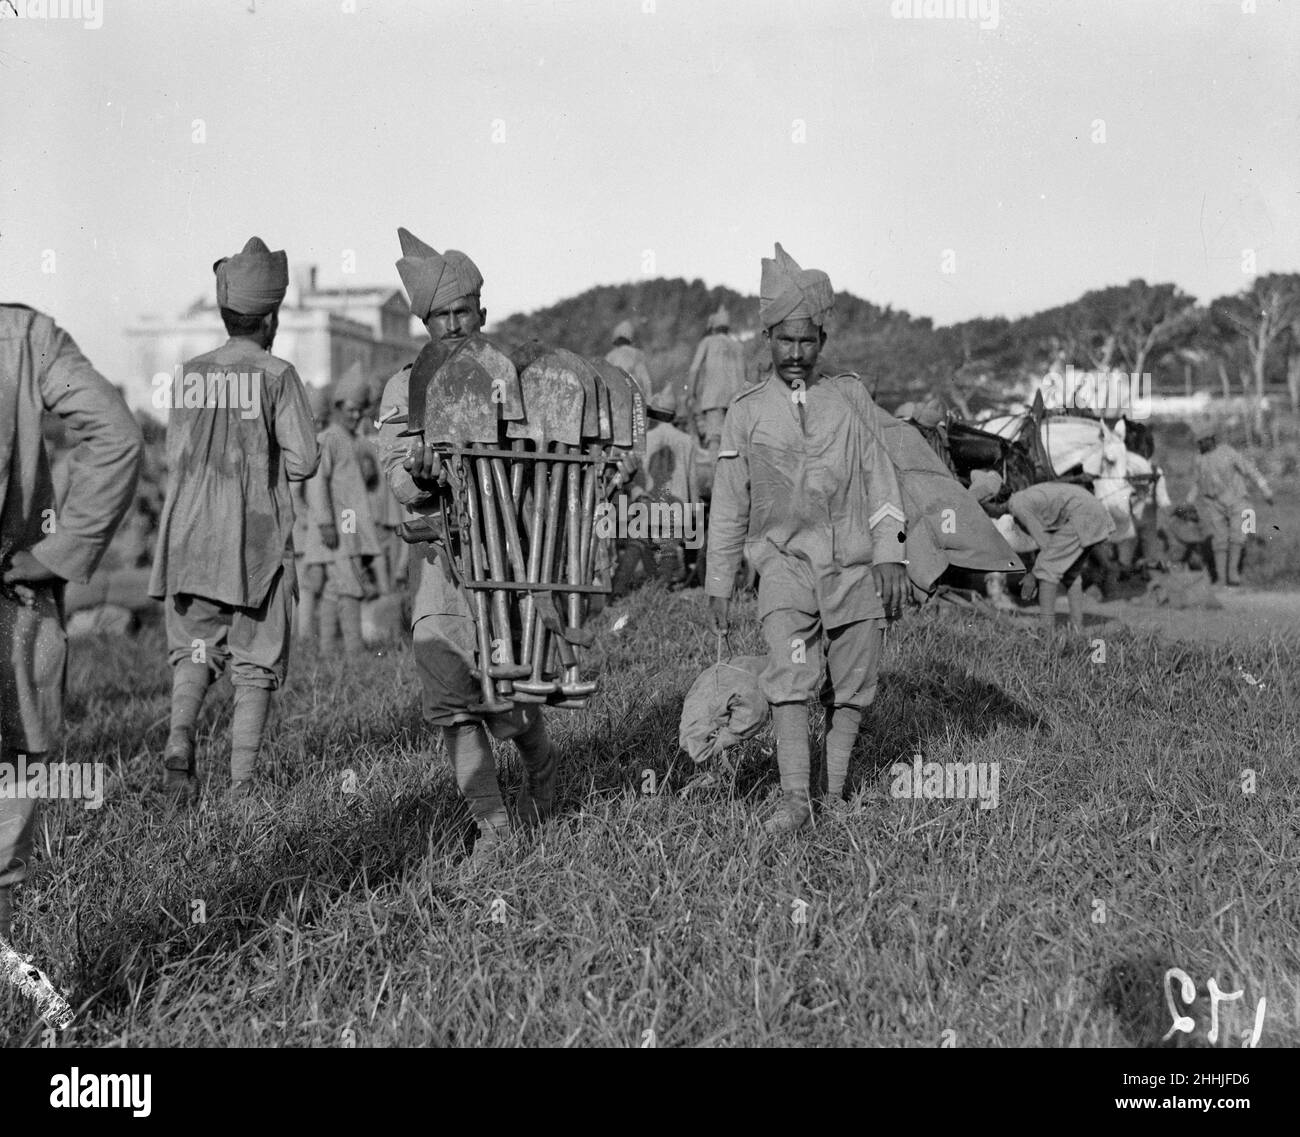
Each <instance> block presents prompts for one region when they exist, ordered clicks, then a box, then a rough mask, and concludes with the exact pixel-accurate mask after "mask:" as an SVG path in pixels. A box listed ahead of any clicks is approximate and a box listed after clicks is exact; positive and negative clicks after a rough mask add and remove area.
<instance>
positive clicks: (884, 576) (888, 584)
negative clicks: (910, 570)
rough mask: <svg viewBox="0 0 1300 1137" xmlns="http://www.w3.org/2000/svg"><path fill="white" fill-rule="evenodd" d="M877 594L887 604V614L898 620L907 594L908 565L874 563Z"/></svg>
mask: <svg viewBox="0 0 1300 1137" xmlns="http://www.w3.org/2000/svg"><path fill="white" fill-rule="evenodd" d="M871 573H872V575H873V576H874V577H875V578H876V595H877V596H879V597H880V602H881V603H882V604H883V605H884V606H885V616H886V617H887V618H888V619H890V620H896V619H898V617H899V616H901V615H902V614H903V597H904V596H906V595H907V567H906V566H905V565H901V564H897V563H893V562H890V563H886V564H881V565H873V566H872V568H871Z"/></svg>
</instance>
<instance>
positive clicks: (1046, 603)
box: [1038, 580, 1058, 640]
mask: <svg viewBox="0 0 1300 1137" xmlns="http://www.w3.org/2000/svg"><path fill="white" fill-rule="evenodd" d="M1057 591H1058V586H1057V583H1056V581H1054V580H1040V581H1039V582H1038V626H1039V628H1040V629H1041V630H1042V633H1043V636H1044V638H1045V639H1048V640H1051V639H1052V637H1053V636H1055V635H1056V593H1057Z"/></svg>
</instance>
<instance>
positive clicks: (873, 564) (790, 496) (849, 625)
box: [705, 245, 907, 833]
mask: <svg viewBox="0 0 1300 1137" xmlns="http://www.w3.org/2000/svg"><path fill="white" fill-rule="evenodd" d="M760 293H761V302H760V309H759V318H760V320H761V322H762V325H763V328H764V333H763V334H764V336H765V337H766V339H767V341H768V344H769V347H770V351H771V356H772V363H773V371H772V374H771V375H770V376H769V378H767V379H766V380H765V381H764V382H762V383H760V384H759V385H758V386H755V387H752V388H750V389H749V390H746V391H744V392H742V393H741V394H740V396H739V397H737V398H736V399H735V401H734V402H732V404H731V406H730V408H729V409H728V411H727V417H726V422H725V424H724V426H723V431H722V444H721V449H720V450H719V452H718V461H717V469H716V472H715V475H714V485H713V501H712V508H711V517H710V522H709V546H708V571H707V574H706V584H705V589H706V591H707V593H708V595H709V605H710V609H711V611H712V614H713V619H714V623H715V626H716V627H717V628H718V629H719V630H720V631H725V629H726V628H727V625H728V620H729V601H730V597H731V594H732V588H733V582H734V580H735V575H736V570H737V568H738V567H739V563H740V557H741V554H742V551H743V553H744V555H745V556H746V557H747V558H748V559H749V561H750V563H751V564H752V565H753V566H754V568H755V569H756V570H757V572H758V574H759V589H758V615H759V618H760V619H761V620H762V622H763V636H764V638H765V639H766V640H767V645H768V665H767V668H766V670H765V671H764V672H763V675H762V685H763V692H764V694H765V695H766V697H767V700H768V702H769V703H771V704H772V716H773V725H774V727H775V731H776V746H777V763H778V765H779V766H780V770H781V788H782V790H783V794H784V800H783V803H782V807H781V809H780V810H779V811H778V813H777V815H776V816H775V817H773V818H772V819H771V820H770V821H768V822H767V824H766V826H765V830H766V831H767V832H768V833H782V832H788V831H790V830H794V829H798V828H801V827H802V826H804V825H805V824H807V822H808V820H809V817H810V815H811V803H810V794H809V765H810V762H809V746H808V706H807V700H808V697H809V696H810V695H813V694H816V693H817V692H818V691H819V689H820V690H821V693H822V699H823V702H824V703H826V704H827V723H828V730H827V736H826V780H827V803H828V805H830V806H832V808H838V807H840V806H842V803H843V799H842V793H843V788H844V780H845V775H846V774H847V772H848V766H849V757H850V755H851V752H852V749H853V743H854V740H855V739H856V738H857V734H858V729H859V726H860V725H861V722H862V713H863V711H864V709H865V708H866V707H868V706H870V705H871V703H872V701H873V700H874V699H875V695H876V678H877V672H878V668H879V663H880V652H881V647H882V644H883V639H884V630H885V621H886V618H887V617H891V616H894V615H896V614H898V612H899V611H900V609H901V605H902V601H903V597H904V592H905V589H906V584H907V578H906V572H905V570H904V567H903V565H904V552H903V548H904V540H905V532H904V524H905V517H904V514H903V510H902V504H901V502H902V495H901V493H900V490H899V485H898V480H897V476H896V474H895V470H894V466H893V463H892V462H891V461H890V459H889V457H888V454H887V453H886V451H885V446H884V443H883V441H881V438H880V426H879V421H878V418H877V411H876V407H875V404H874V403H873V402H872V401H871V397H870V396H869V395H868V394H867V393H866V390H865V388H864V387H863V385H862V383H861V381H860V380H859V379H858V377H857V376H856V375H854V374H852V373H847V374H832V373H829V372H826V371H823V370H821V369H820V368H819V367H818V357H819V355H820V354H821V350H822V347H823V345H824V344H825V342H826V331H825V327H824V325H825V323H826V321H827V318H828V317H829V315H830V312H831V309H832V307H833V305H834V300H835V294H834V292H833V291H832V289H831V283H830V279H829V278H828V277H827V275H826V274H825V273H824V272H821V271H819V270H816V269H807V270H805V269H801V268H800V267H799V265H798V264H797V263H796V262H795V260H794V259H793V258H792V257H790V256H789V255H788V254H787V253H786V252H785V250H784V249H782V248H781V246H780V245H777V246H776V257H775V259H767V258H765V259H764V260H763V272H762V282H761V285H760ZM823 640H824V641H825V646H824V648H823ZM823 654H824V655H825V661H826V671H827V674H828V682H827V683H826V685H825V686H823V684H822V670H823V668H822V660H823Z"/></svg>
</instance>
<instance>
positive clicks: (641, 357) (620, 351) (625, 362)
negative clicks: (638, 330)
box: [605, 343, 651, 398]
mask: <svg viewBox="0 0 1300 1137" xmlns="http://www.w3.org/2000/svg"><path fill="white" fill-rule="evenodd" d="M605 362H606V363H612V364H613V365H614V366H615V367H621V368H622V369H623V370H624V371H626V372H627V373H628V374H629V375H631V376H632V378H633V379H635V380H636V381H637V383H638V384H640V386H641V390H642V391H644V392H645V394H646V397H647V398H648V397H649V395H650V390H651V386H650V369H649V368H648V367H647V366H646V361H645V352H644V351H642V350H641V349H640V348H639V347H633V346H632V345H631V344H630V343H621V344H619V345H618V346H617V347H613V348H610V349H609V351H608V352H606V353H605Z"/></svg>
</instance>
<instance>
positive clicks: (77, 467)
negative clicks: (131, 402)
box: [0, 305, 142, 888]
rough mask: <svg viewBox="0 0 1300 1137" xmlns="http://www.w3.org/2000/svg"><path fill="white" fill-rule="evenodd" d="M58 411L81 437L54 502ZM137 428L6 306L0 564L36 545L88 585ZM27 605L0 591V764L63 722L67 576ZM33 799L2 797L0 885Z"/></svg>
mask: <svg viewBox="0 0 1300 1137" xmlns="http://www.w3.org/2000/svg"><path fill="white" fill-rule="evenodd" d="M46 411H49V412H51V413H53V414H56V415H58V416H59V417H60V418H61V419H63V420H64V422H65V423H66V424H67V426H68V429H69V433H70V435H71V437H72V439H73V440H75V443H76V445H75V448H74V449H73V450H72V451H71V454H70V455H69V458H68V463H67V472H68V481H67V490H66V493H65V495H64V497H63V501H62V505H61V506H59V507H58V508H57V509H56V505H55V497H54V487H53V482H52V480H51V477H50V464H49V458H48V456H47V454H46V450H45V443H44V438H43V435H42V431H41V419H42V415H43V414H44V412H46ZM141 451H142V442H141V436H140V427H139V425H138V424H137V423H136V421H135V419H134V417H132V415H131V412H130V411H129V410H128V409H127V406H126V403H125V402H123V400H122V396H121V395H120V394H119V393H118V392H117V390H116V389H114V387H113V386H112V384H110V383H109V382H108V380H106V379H105V378H104V377H103V376H102V375H100V374H99V372H97V371H96V370H95V369H94V367H93V366H92V365H91V364H90V362H89V361H88V360H87V359H86V357H85V356H84V355H82V354H81V352H80V350H79V349H78V348H77V345H76V344H75V343H74V342H73V340H72V337H71V336H69V335H68V334H67V332H65V331H63V330H62V329H61V328H60V327H59V326H58V325H57V324H56V323H55V322H54V321H53V320H51V319H50V318H49V317H48V316H44V315H42V314H41V313H39V312H36V311H33V310H32V309H31V308H26V307H23V306H21V305H0V500H2V501H3V513H2V514H0V518H2V524H0V563H4V562H7V560H8V559H9V558H10V557H11V556H12V555H13V554H14V553H17V552H28V553H31V555H32V556H34V557H35V558H36V559H37V560H39V561H40V562H41V563H42V564H44V565H45V566H46V567H48V568H50V569H52V570H53V571H54V572H56V573H58V574H59V576H60V577H62V578H63V579H64V580H69V581H75V582H77V583H82V584H84V583H86V582H87V581H89V579H90V577H91V575H92V574H93V573H94V571H95V568H96V566H97V565H98V563H99V560H100V558H101V557H102V556H103V554H104V550H105V549H106V548H107V547H108V544H109V541H110V540H111V539H112V536H113V531H114V530H115V529H116V527H117V525H118V523H119V522H120V521H121V519H122V516H123V514H124V513H125V512H126V510H127V508H128V507H129V506H130V504H131V502H132V501H133V500H134V497H135V487H136V479H137V477H138V474H139V469H140V455H141ZM27 587H30V589H31V591H32V592H33V593H34V594H35V598H34V601H33V603H32V604H30V605H27V604H24V603H22V602H21V600H20V599H19V598H18V596H17V594H16V593H15V592H14V591H12V590H11V589H9V588H5V589H4V591H3V593H0V762H4V761H10V762H12V761H13V759H14V758H15V757H16V756H17V755H19V754H42V753H45V752H47V751H49V750H52V749H53V748H54V747H55V746H56V745H57V742H58V736H59V732H60V729H61V727H62V721H63V685H64V664H65V649H66V641H65V639H64V633H63V619H62V614H61V611H60V609H61V607H62V603H61V596H62V584H61V583H54V584H45V585H34V586H27ZM34 806H35V800H34V799H33V798H31V797H0V888H3V887H6V886H8V885H11V884H15V883H17V882H18V881H20V880H22V879H23V877H24V876H25V875H26V866H27V858H28V857H29V856H30V851H31V832H32V825H33V820H34V817H35V810H34Z"/></svg>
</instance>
